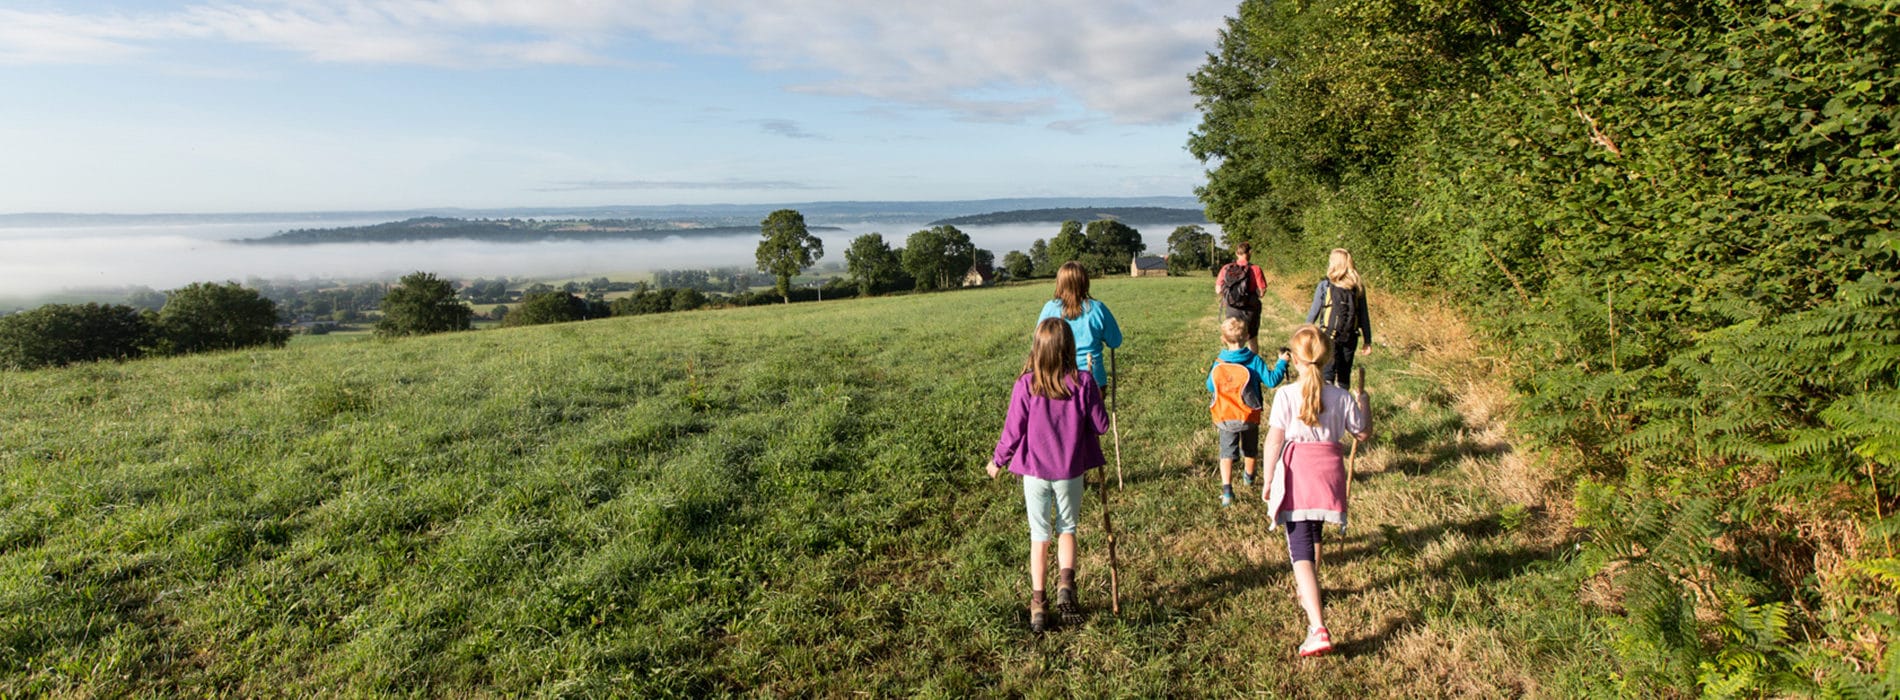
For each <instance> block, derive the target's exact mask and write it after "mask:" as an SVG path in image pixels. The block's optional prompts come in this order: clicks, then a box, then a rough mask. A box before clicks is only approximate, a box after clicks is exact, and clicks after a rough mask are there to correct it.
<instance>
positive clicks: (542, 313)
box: [502, 290, 587, 327]
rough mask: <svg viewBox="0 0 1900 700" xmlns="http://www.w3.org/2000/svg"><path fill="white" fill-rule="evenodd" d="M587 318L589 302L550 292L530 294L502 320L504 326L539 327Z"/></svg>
mask: <svg viewBox="0 0 1900 700" xmlns="http://www.w3.org/2000/svg"><path fill="white" fill-rule="evenodd" d="M586 318H587V302H586V301H583V300H582V299H581V298H580V297H577V296H574V295H572V294H568V293H567V292H563V291H558V290H550V291H545V292H537V293H534V294H529V295H527V296H525V297H522V298H521V303H520V304H517V305H516V306H515V308H514V309H513V310H511V311H509V312H508V317H507V318H505V319H502V325H504V326H510V327H512V326H538V325H542V324H546V323H566V322H568V321H580V320H584V319H586Z"/></svg>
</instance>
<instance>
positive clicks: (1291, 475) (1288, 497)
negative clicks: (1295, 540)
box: [1269, 441, 1346, 528]
mask: <svg viewBox="0 0 1900 700" xmlns="http://www.w3.org/2000/svg"><path fill="white" fill-rule="evenodd" d="M1343 452H1344V451H1343V450H1341V449H1340V444H1339V443H1337V442H1330V441H1328V442H1289V443H1287V444H1286V447H1285V448H1283V449H1282V450H1281V452H1280V460H1279V461H1280V465H1281V466H1280V469H1281V473H1278V474H1275V475H1274V480H1273V481H1274V483H1273V484H1272V485H1273V486H1281V487H1282V489H1278V490H1280V493H1277V494H1273V497H1270V498H1269V500H1271V501H1274V503H1273V505H1274V516H1273V521H1274V524H1276V525H1279V524H1285V523H1289V522H1294V521H1299V520H1320V521H1325V522H1329V523H1335V524H1337V525H1339V526H1340V527H1341V528H1344V527H1345V526H1346V460H1345V455H1344V454H1343Z"/></svg>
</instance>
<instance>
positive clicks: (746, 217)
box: [0, 196, 1201, 227]
mask: <svg viewBox="0 0 1900 700" xmlns="http://www.w3.org/2000/svg"><path fill="white" fill-rule="evenodd" d="M1200 205H1201V203H1200V202H1199V201H1198V200H1196V199H1195V198H1193V197H1171V196H1169V197H1019V198H1012V199H968V200H946V201H836V202H788V203H777V204H772V203H767V204H661V205H609V206H586V207H495V208H472V209H462V208H454V207H435V208H417V209H395V210H377V211H364V210H358V211H318V212H308V211H306V212H235V213H183V212H171V213H150V214H88V213H69V212H39V213H23V214H0V227H6V226H52V227H62V226H124V225H183V224H207V223H224V224H231V223H275V222H280V221H287V222H309V223H310V224H312V225H322V224H324V223H348V222H359V221H366V220H379V219H380V220H388V221H396V220H399V219H410V218H415V217H450V218H462V219H510V218H522V219H527V218H535V219H550V218H561V219H655V220H666V221H682V220H690V221H694V222H696V223H700V224H704V225H708V226H737V225H749V226H757V225H758V223H759V220H760V219H763V218H765V215H766V214H769V213H771V212H772V211H774V210H778V209H797V210H798V211H799V213H802V214H804V215H805V221H806V222H808V223H812V224H842V223H860V222H886V221H888V222H901V223H914V222H918V221H930V220H933V219H942V218H946V217H956V216H967V215H970V214H981V213H983V212H995V211H1011V210H1019V209H1035V208H1039V207H1111V208H1113V207H1182V208H1189V207H1199V206H1200Z"/></svg>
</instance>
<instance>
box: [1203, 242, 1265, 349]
mask: <svg viewBox="0 0 1900 700" xmlns="http://www.w3.org/2000/svg"><path fill="white" fill-rule="evenodd" d="M1252 257H1253V244H1251V243H1247V242H1245V241H1242V242H1241V244H1240V245H1237V246H1234V261H1233V262H1230V263H1227V264H1226V265H1223V266H1221V269H1220V274H1217V275H1214V296H1216V297H1218V298H1219V299H1220V307H1221V320H1223V321H1224V320H1227V319H1230V318H1238V319H1240V321H1241V323H1245V324H1247V349H1249V350H1252V351H1254V352H1255V353H1258V352H1260V341H1259V337H1260V295H1261V293H1262V292H1263V290H1265V289H1266V288H1267V276H1266V275H1265V274H1263V273H1261V272H1260V266H1259V265H1255V264H1253V262H1252V260H1251V258H1252Z"/></svg>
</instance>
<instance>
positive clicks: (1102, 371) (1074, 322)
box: [1036, 299, 1122, 387]
mask: <svg viewBox="0 0 1900 700" xmlns="http://www.w3.org/2000/svg"><path fill="white" fill-rule="evenodd" d="M1051 317H1053V318H1062V300H1061V299H1050V300H1049V303H1047V304H1043V305H1042V315H1041V316H1037V317H1036V323H1042V320H1043V319H1045V318H1051ZM1063 320H1065V321H1068V322H1069V330H1070V331H1072V332H1074V333H1075V366H1076V368H1078V369H1081V368H1087V367H1090V366H1091V364H1090V363H1094V364H1093V365H1092V366H1093V367H1094V368H1095V371H1094V372H1092V374H1094V375H1095V384H1096V386H1102V387H1106V386H1108V363H1107V362H1106V361H1104V360H1103V358H1102V346H1104V345H1106V346H1108V347H1111V348H1119V347H1121V346H1122V327H1121V326H1120V325H1117V324H1116V323H1115V314H1112V313H1109V312H1108V305H1107V304H1103V303H1102V302H1099V301H1096V300H1094V299H1088V300H1085V301H1083V302H1082V315H1080V316H1077V317H1075V318H1071V319H1063Z"/></svg>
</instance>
